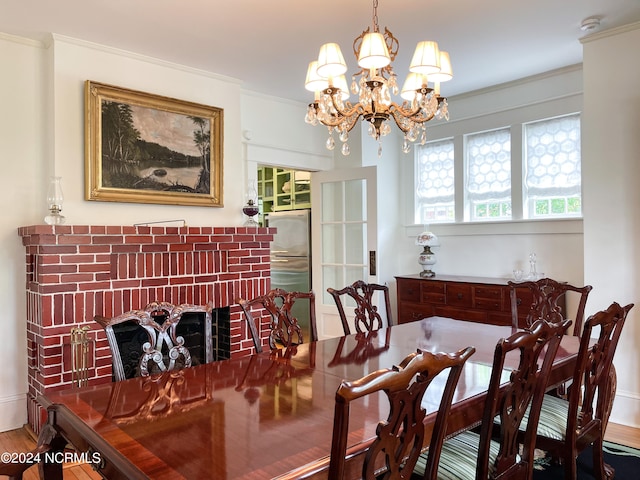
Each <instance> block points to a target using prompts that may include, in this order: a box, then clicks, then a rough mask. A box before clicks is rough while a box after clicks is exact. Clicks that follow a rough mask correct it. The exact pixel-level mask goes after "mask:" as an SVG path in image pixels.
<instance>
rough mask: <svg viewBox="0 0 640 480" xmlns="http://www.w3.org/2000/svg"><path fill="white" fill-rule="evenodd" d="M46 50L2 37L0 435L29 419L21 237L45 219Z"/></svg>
mask: <svg viewBox="0 0 640 480" xmlns="http://www.w3.org/2000/svg"><path fill="white" fill-rule="evenodd" d="M43 57H44V50H43V49H42V47H41V46H40V45H39V44H37V43H34V42H30V41H26V40H22V39H17V38H13V37H7V36H4V35H2V34H0V64H2V65H3V74H2V75H1V76H0V105H2V115H0V131H1V132H2V134H1V135H0V164H1V165H2V173H3V180H2V196H3V203H4V205H3V209H2V210H3V211H2V215H1V216H0V264H1V265H2V269H1V270H0V305H2V315H0V331H1V332H2V339H3V341H2V353H3V357H4V359H5V362H4V364H5V367H4V368H1V369H0V431H4V430H8V429H10V428H15V427H17V426H21V425H22V424H23V423H24V422H25V421H26V418H27V413H26V400H25V398H26V397H25V392H26V391H27V350H26V345H27V340H26V336H27V328H26V320H25V318H26V313H25V271H24V265H25V262H24V258H25V251H24V247H23V246H22V242H21V241H20V238H19V237H18V234H17V227H18V226H19V225H21V224H22V223H23V222H25V221H28V222H38V221H39V219H40V215H42V216H44V208H43V205H42V204H41V200H42V198H43V197H42V195H41V194H40V193H39V192H40V191H41V190H42V187H43V182H42V178H43V175H44V174H43V173H42V170H43V169H44V170H46V164H45V163H44V162H43V159H44V157H45V151H46V148H45V145H44V136H45V135H44V132H45V131H46V130H45V127H44V123H45V118H44V115H43V112H42V106H43V105H44V104H45V72H44V71H43V70H44V61H43Z"/></svg>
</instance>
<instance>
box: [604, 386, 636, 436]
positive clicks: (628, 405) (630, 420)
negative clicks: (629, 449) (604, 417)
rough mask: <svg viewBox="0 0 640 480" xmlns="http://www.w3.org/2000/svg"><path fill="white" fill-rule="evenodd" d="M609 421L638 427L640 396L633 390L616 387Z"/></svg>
mask: <svg viewBox="0 0 640 480" xmlns="http://www.w3.org/2000/svg"><path fill="white" fill-rule="evenodd" d="M609 421H611V422H613V423H617V424H619V425H626V426H628V427H633V428H640V397H638V395H637V394H635V393H633V392H627V391H624V390H620V389H618V391H617V392H616V398H615V400H614V402H613V409H612V410H611V416H610V417H609Z"/></svg>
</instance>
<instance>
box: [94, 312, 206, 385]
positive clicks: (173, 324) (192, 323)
mask: <svg viewBox="0 0 640 480" xmlns="http://www.w3.org/2000/svg"><path fill="white" fill-rule="evenodd" d="M94 320H95V321H96V322H97V323H99V324H100V325H101V326H102V328H103V329H104V331H105V333H106V335H107V341H108V342H109V348H110V349H111V359H112V365H113V377H114V379H115V380H116V381H120V380H124V379H127V378H133V377H137V376H143V377H144V376H148V375H151V374H153V373H159V372H164V371H168V370H173V369H177V368H186V367H190V366H192V365H197V364H201V363H209V362H211V361H212V360H213V346H212V336H211V328H212V327H211V307H210V306H206V305H191V304H182V305H173V304H171V303H168V302H152V303H150V304H148V305H146V306H145V307H144V308H143V309H141V310H131V311H129V312H125V313H123V314H121V315H118V316H116V317H104V316H101V315H97V316H95V317H94Z"/></svg>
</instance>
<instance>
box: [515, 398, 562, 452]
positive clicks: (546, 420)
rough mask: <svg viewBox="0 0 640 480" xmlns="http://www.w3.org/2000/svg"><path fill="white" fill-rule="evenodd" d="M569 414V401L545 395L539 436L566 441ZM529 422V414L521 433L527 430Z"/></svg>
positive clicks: (526, 415)
mask: <svg viewBox="0 0 640 480" xmlns="http://www.w3.org/2000/svg"><path fill="white" fill-rule="evenodd" d="M568 414H569V402H568V401H566V400H564V399H562V398H558V397H555V396H553V395H545V396H544V400H543V401H542V409H541V410H540V422H539V423H538V435H540V436H542V437H546V438H550V439H552V440H561V441H564V438H565V432H566V429H567V415H568ZM528 420H529V412H527V414H525V417H524V419H523V420H522V423H521V424H520V430H521V431H523V432H524V431H525V430H526V429H527V421H528Z"/></svg>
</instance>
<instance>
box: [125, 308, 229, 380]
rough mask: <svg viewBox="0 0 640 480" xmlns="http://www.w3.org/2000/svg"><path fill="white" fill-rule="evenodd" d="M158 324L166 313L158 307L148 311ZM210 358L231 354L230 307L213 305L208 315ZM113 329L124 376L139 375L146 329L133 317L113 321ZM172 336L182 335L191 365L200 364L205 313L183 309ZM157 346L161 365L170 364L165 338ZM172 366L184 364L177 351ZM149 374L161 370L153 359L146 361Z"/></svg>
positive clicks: (203, 354)
mask: <svg viewBox="0 0 640 480" xmlns="http://www.w3.org/2000/svg"><path fill="white" fill-rule="evenodd" d="M151 316H152V317H153V319H154V320H155V322H156V323H157V324H158V325H162V324H163V323H164V321H165V320H166V318H167V314H166V313H165V312H162V311H157V312H153V313H152V314H151ZM211 317H212V318H211V320H212V325H211V338H210V339H209V341H210V342H211V346H212V361H217V360H225V359H228V358H230V357H231V322H230V308H229V307H220V308H216V309H213V311H212V315H211ZM113 333H114V336H115V339H116V343H117V345H118V350H119V352H120V357H121V360H122V367H123V369H124V374H125V378H133V377H138V376H140V375H141V371H140V360H141V358H142V356H143V355H144V348H143V346H144V344H145V343H148V342H149V335H148V334H147V332H146V330H145V329H144V328H143V327H142V326H140V325H139V324H137V323H136V322H135V321H133V320H131V321H127V322H123V323H120V324H117V325H113ZM176 337H182V338H183V339H184V346H185V347H186V348H187V350H188V351H189V354H190V364H191V366H196V365H202V364H204V363H206V361H207V355H206V350H207V328H206V322H205V314H204V313H202V312H185V313H183V314H182V316H181V318H180V323H178V325H177V327H176ZM153 346H157V347H159V350H160V351H161V352H162V356H163V363H164V365H169V364H170V359H169V346H168V345H167V344H166V343H165V342H161V343H160V345H152V347H153ZM174 362H175V363H174V366H173V368H174V369H177V368H184V367H185V366H187V365H185V357H184V356H183V355H179V356H178V357H177V358H175V359H174ZM148 365H149V374H151V375H153V374H156V373H161V370H160V368H159V367H158V366H157V365H155V364H154V363H153V362H148Z"/></svg>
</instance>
